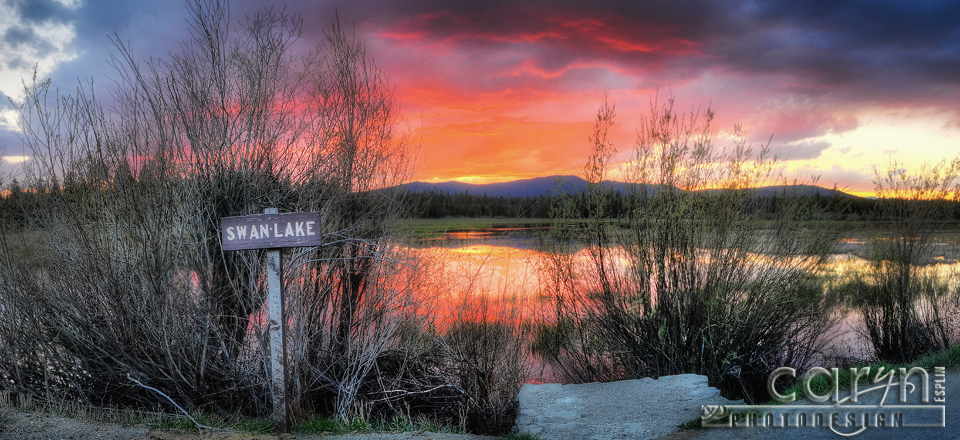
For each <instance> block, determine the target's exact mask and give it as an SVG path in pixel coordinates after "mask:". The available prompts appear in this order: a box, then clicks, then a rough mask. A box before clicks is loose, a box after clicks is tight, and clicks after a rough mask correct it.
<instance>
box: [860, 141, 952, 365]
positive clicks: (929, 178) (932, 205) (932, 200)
mask: <svg viewBox="0 0 960 440" xmlns="http://www.w3.org/2000/svg"><path fill="white" fill-rule="evenodd" d="M958 175H960V157H958V158H955V159H953V160H952V161H949V162H947V161H941V162H939V163H937V164H934V165H931V164H925V165H923V166H922V167H921V169H920V170H919V171H917V172H915V173H910V172H908V171H907V170H906V169H905V168H904V167H903V165H902V164H898V163H896V162H893V161H891V162H890V164H889V165H888V166H887V169H886V171H885V172H880V171H876V177H875V179H874V188H875V192H876V196H877V210H878V213H877V215H878V217H879V218H880V219H881V220H882V221H883V225H884V227H885V228H886V232H887V234H884V235H883V236H880V237H877V238H875V239H873V240H872V241H871V242H870V243H869V249H870V252H871V253H870V257H869V258H868V260H869V261H870V270H869V271H868V272H867V273H865V274H860V275H858V278H857V280H855V281H856V282H854V283H852V284H851V285H852V286H854V287H855V289H854V290H855V292H853V294H852V295H851V300H852V303H853V305H854V306H855V307H856V309H857V310H858V311H859V312H860V315H861V316H862V319H861V323H860V324H861V325H860V328H859V331H860V332H861V333H863V334H864V335H865V336H866V337H867V338H868V339H869V340H870V341H871V343H872V345H873V354H874V356H875V357H876V358H877V359H879V360H886V361H893V362H909V361H912V360H914V359H916V358H919V357H921V356H923V355H925V354H928V353H931V352H935V351H939V350H945V349H947V348H949V347H951V346H952V345H953V344H955V343H957V337H958V334H957V331H958V324H957V318H958V317H960V307H958V306H960V291H957V290H956V287H954V288H952V290H951V287H950V282H951V277H952V276H956V274H945V273H941V272H940V271H939V270H938V268H937V267H936V266H934V265H931V263H934V262H935V260H934V259H933V251H934V249H935V248H936V247H938V245H945V244H949V243H937V242H936V240H935V238H936V234H938V233H940V232H942V231H943V229H944V227H945V226H946V225H947V223H948V222H949V221H950V220H952V217H953V215H954V213H953V210H954V209H955V207H956V204H957V203H958V202H960V185H958V184H957V183H956V182H957V178H958Z"/></svg>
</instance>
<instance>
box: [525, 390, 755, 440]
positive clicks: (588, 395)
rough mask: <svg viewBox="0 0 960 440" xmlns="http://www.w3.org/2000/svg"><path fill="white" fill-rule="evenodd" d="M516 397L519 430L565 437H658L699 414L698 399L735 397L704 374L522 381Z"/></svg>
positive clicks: (703, 401)
mask: <svg viewBox="0 0 960 440" xmlns="http://www.w3.org/2000/svg"><path fill="white" fill-rule="evenodd" d="M518 400H519V403H520V411H519V415H518V417H517V428H518V429H519V430H522V431H526V432H529V433H531V434H536V435H539V436H541V437H542V438H549V439H567V440H580V439H583V440H586V439H596V440H601V439H603V440H606V439H653V438H658V437H662V436H664V435H668V434H670V433H673V432H675V431H677V430H678V428H677V425H679V424H681V423H684V422H687V421H689V420H691V419H694V418H696V417H699V416H700V406H701V405H723V404H733V403H734V402H731V401H729V400H727V399H725V398H723V397H720V391H719V390H717V389H716V388H712V387H710V386H708V385H707V378H706V376H700V375H695V374H681V375H676V376H664V377H661V378H660V379H658V380H654V379H651V378H644V379H636V380H625V381H618V382H607V383H596V382H595V383H587V384H579V385H561V384H543V385H535V384H526V385H524V386H523V388H521V390H520V395H519V396H518ZM737 403H739V402H737Z"/></svg>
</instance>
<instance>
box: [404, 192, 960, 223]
mask: <svg viewBox="0 0 960 440" xmlns="http://www.w3.org/2000/svg"><path fill="white" fill-rule="evenodd" d="M702 195H703V197H711V196H713V195H716V194H715V192H703V193H702ZM563 197H564V199H565V200H568V199H570V198H573V199H574V200H579V201H580V203H576V204H575V206H579V207H581V208H580V209H581V212H580V213H579V214H580V218H587V217H589V215H590V213H589V212H587V209H586V208H585V206H588V205H587V203H585V201H586V197H587V195H586V193H577V194H570V195H564V196H563ZM603 197H604V198H605V201H604V203H605V206H607V207H608V210H607V212H608V213H609V218H624V217H627V216H629V215H630V210H631V209H635V207H637V206H640V204H639V203H638V200H639V199H641V198H643V199H645V198H646V197H641V196H640V195H639V194H630V193H623V192H619V191H613V190H610V191H606V192H605V193H604V196H603ZM794 197H799V198H804V199H809V201H810V202H811V203H812V205H813V206H815V207H816V211H817V212H820V213H824V214H826V215H827V216H828V217H829V218H831V219H833V220H840V221H881V220H884V216H883V215H882V214H881V213H880V210H879V204H878V200H877V199H874V198H864V197H854V196H849V195H844V194H837V195H821V194H813V195H797V194H788V193H783V194H780V195H776V194H774V195H764V196H758V197H755V198H754V200H753V203H751V204H749V206H746V207H744V209H749V210H752V211H755V212H756V213H759V214H760V218H762V219H764V220H772V219H775V218H777V216H778V215H779V214H780V213H781V211H782V209H783V207H784V206H785V205H784V204H785V201H786V200H788V198H794ZM405 199H406V201H407V203H408V207H409V209H408V215H409V216H410V217H412V218H424V219H426V218H445V217H477V218H487V217H506V218H548V217H550V209H551V206H553V204H555V203H556V201H557V198H556V197H555V196H509V197H505V196H488V195H487V194H486V193H484V194H471V193H468V192H466V191H461V192H454V193H451V192H443V191H438V190H431V191H424V192H408V193H407V194H406V196H405ZM917 203H921V204H922V203H924V202H923V201H919V202H917ZM952 205H953V208H952V210H951V211H952V215H951V219H952V220H956V221H960V202H954V203H953V204H952ZM650 208H651V209H655V207H650Z"/></svg>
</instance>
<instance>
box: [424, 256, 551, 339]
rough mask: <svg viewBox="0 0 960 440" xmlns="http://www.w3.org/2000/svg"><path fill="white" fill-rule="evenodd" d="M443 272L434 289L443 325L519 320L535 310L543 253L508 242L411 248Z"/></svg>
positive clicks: (430, 295)
mask: <svg viewBox="0 0 960 440" xmlns="http://www.w3.org/2000/svg"><path fill="white" fill-rule="evenodd" d="M407 252H410V253H411V254H413V255H414V256H415V257H417V258H421V259H428V260H430V261H432V262H433V265H434V267H437V268H438V269H439V270H438V271H437V273H436V274H435V275H436V277H437V281H438V282H437V283H433V286H434V287H433V288H437V286H439V288H440V289H441V291H439V292H423V293H424V297H425V298H433V302H432V304H430V306H431V307H432V312H433V316H434V317H435V318H436V322H437V325H438V326H439V327H447V326H448V325H449V324H451V323H454V322H457V321H467V322H483V321H500V322H504V323H517V322H520V321H523V320H525V319H529V318H531V317H532V316H533V313H534V312H535V311H536V310H535V309H534V307H535V305H536V304H537V301H538V300H537V298H538V296H539V293H540V283H539V279H538V273H539V267H540V259H541V256H542V252H538V251H533V250H528V249H517V248H511V247H506V246H492V245H482V244H478V245H470V246H463V247H457V248H446V247H429V248H408V249H407Z"/></svg>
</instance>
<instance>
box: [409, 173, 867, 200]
mask: <svg viewBox="0 0 960 440" xmlns="http://www.w3.org/2000/svg"><path fill="white" fill-rule="evenodd" d="M604 183H605V184H607V185H609V186H610V187H612V188H614V189H615V190H616V191H618V192H625V191H626V187H627V184H626V183H623V182H615V181H604ZM586 186H587V181H586V180H583V179H582V178H580V177H577V176H546V177H535V178H532V179H521V180H514V181H511V182H498V183H484V184H475V183H463V182H456V181H450V182H439V183H430V182H410V183H407V184H404V185H401V188H403V189H406V190H408V191H412V192H429V191H436V192H440V193H447V194H460V193H464V192H466V193H467V194H470V195H474V196H482V195H484V194H485V195H487V196H490V197H540V196H546V195H551V194H557V193H558V192H562V193H567V194H569V193H575V192H580V191H583V190H584V188H586ZM787 188H789V186H786V185H775V186H763V187H759V188H756V191H757V195H759V196H769V195H773V194H782V193H784V192H785V191H786V189H787ZM795 189H796V190H798V191H799V194H802V195H815V194H820V195H821V196H825V197H832V196H834V195H838V194H839V195H840V196H846V197H856V196H854V195H851V194H847V193H845V192H843V191H839V190H836V189H827V188H823V187H820V186H816V185H796V187H795ZM704 191H716V190H704Z"/></svg>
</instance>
